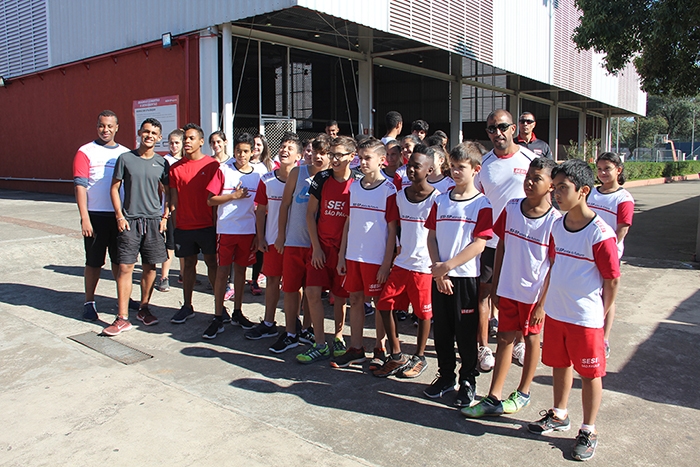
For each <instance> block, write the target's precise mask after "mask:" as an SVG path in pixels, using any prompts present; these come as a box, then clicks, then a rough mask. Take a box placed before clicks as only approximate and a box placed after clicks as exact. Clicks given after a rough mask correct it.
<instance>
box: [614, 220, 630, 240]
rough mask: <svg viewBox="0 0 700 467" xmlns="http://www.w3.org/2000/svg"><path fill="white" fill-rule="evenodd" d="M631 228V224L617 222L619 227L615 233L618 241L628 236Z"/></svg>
mask: <svg viewBox="0 0 700 467" xmlns="http://www.w3.org/2000/svg"><path fill="white" fill-rule="evenodd" d="M629 230H630V225H629V224H617V229H615V233H616V234H617V243H620V242H622V240H624V239H625V237H626V236H627V232H629Z"/></svg>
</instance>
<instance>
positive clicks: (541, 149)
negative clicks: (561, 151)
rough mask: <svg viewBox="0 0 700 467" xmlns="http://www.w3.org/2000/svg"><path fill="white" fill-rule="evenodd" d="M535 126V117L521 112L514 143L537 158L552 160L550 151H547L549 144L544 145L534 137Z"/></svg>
mask: <svg viewBox="0 0 700 467" xmlns="http://www.w3.org/2000/svg"><path fill="white" fill-rule="evenodd" d="M535 126H537V121H535V116H534V115H533V114H531V113H530V112H523V114H522V115H521V116H520V119H518V129H519V131H518V136H517V137H516V138H515V142H516V143H517V144H519V145H520V146H523V147H525V148H528V149H529V150H530V151H532V152H534V153H535V154H536V155H537V156H539V157H546V158H547V159H552V151H551V150H550V149H549V144H547V143H545V142H544V141H542V140H541V139H537V137H536V136H535V132H534V130H535Z"/></svg>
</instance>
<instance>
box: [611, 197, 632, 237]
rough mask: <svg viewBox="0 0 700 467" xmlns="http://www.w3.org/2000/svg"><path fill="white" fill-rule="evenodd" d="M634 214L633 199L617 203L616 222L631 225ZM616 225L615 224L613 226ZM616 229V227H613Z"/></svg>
mask: <svg viewBox="0 0 700 467" xmlns="http://www.w3.org/2000/svg"><path fill="white" fill-rule="evenodd" d="M633 216H634V201H623V202H622V203H620V204H618V205H617V223H618V224H625V225H632V217H633ZM614 227H617V226H614ZM615 230H617V229H615Z"/></svg>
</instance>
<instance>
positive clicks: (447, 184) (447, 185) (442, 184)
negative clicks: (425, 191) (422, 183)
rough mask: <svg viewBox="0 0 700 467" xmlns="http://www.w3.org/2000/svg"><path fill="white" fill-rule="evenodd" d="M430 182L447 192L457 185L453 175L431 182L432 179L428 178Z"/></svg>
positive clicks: (438, 189) (441, 191) (441, 190)
mask: <svg viewBox="0 0 700 467" xmlns="http://www.w3.org/2000/svg"><path fill="white" fill-rule="evenodd" d="M428 183H430V184H431V185H432V186H434V187H435V188H437V191H439V192H440V193H447V192H448V191H450V190H451V189H452V188H454V187H455V181H454V180H452V177H445V176H443V177H442V178H441V179H440V180H438V181H437V182H431V181H430V180H428Z"/></svg>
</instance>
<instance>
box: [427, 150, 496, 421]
mask: <svg viewBox="0 0 700 467" xmlns="http://www.w3.org/2000/svg"><path fill="white" fill-rule="evenodd" d="M450 169H451V171H452V179H453V180H454V181H455V187H454V189H452V190H451V191H449V192H447V193H443V194H441V195H440V196H438V197H437V198H436V199H435V203H434V204H433V207H432V208H431V210H430V214H429V216H428V220H427V221H426V222H425V226H426V227H427V228H428V229H429V232H428V251H429V253H430V260H431V261H432V265H431V266H430V269H431V271H432V275H433V278H434V279H435V283H434V284H433V291H432V301H433V320H434V325H433V335H434V341H435V351H436V352H437V357H438V367H439V368H438V372H439V373H438V377H437V378H436V379H435V381H433V383H432V384H431V385H430V386H429V387H428V388H426V389H425V391H423V392H424V394H425V395H426V396H428V397H430V398H439V397H442V395H443V394H445V393H446V392H449V391H454V390H455V368H456V367H457V361H456V357H455V350H454V342H455V340H457V349H458V351H459V355H460V359H461V361H462V366H461V368H460V371H459V392H458V394H457V398H456V399H455V402H454V404H455V405H456V406H457V407H465V406H468V405H470V404H471V402H472V401H473V400H474V393H475V391H476V376H478V374H479V371H478V370H477V368H476V365H477V352H478V347H477V332H478V330H479V310H478V302H479V267H480V265H479V254H480V253H481V252H482V251H484V247H485V246H486V241H487V240H488V239H490V238H491V236H492V235H493V233H492V230H491V225H492V222H493V220H492V218H491V216H492V214H491V203H490V202H489V200H488V199H487V198H486V197H485V196H484V195H483V194H481V193H480V192H479V191H478V190H477V189H476V188H475V187H474V177H475V176H476V174H477V173H478V172H479V170H480V169H481V151H480V149H479V146H478V145H477V143H472V142H465V143H461V144H460V145H458V146H456V147H455V148H454V149H452V151H451V152H450Z"/></svg>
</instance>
